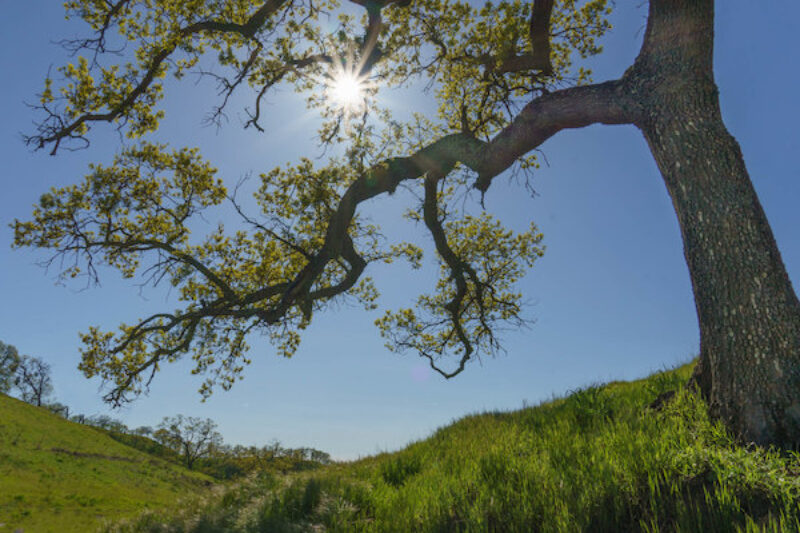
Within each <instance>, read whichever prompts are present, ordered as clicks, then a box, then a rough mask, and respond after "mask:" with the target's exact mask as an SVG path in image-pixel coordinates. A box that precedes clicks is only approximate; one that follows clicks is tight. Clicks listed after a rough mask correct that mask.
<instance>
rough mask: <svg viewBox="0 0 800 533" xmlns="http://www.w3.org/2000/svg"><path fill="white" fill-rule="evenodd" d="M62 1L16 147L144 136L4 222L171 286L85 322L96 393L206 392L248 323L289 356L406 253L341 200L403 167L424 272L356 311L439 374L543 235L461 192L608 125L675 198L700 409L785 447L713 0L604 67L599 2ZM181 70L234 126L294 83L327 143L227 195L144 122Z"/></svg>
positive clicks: (121, 396) (765, 267)
mask: <svg viewBox="0 0 800 533" xmlns="http://www.w3.org/2000/svg"><path fill="white" fill-rule="evenodd" d="M66 6H67V10H68V14H69V15H70V16H72V17H79V18H81V19H83V20H84V21H86V23H87V24H88V26H89V27H90V29H91V33H90V34H89V35H88V36H87V37H86V38H84V39H79V40H71V41H66V42H65V46H67V47H68V48H69V49H70V50H72V51H74V52H75V53H76V54H77V59H76V60H75V61H74V62H72V63H70V64H67V65H65V66H64V67H62V68H60V69H59V71H58V72H59V75H58V76H57V77H54V78H48V79H47V80H46V81H45V86H44V90H43V91H42V93H41V95H40V98H39V103H38V110H39V118H40V121H39V123H38V127H37V129H36V131H34V132H32V133H31V134H30V135H29V136H28V137H27V142H28V143H29V144H30V145H31V146H33V147H35V148H39V149H47V150H49V151H50V153H52V154H56V153H57V152H58V151H59V150H62V149H71V148H77V147H83V146H86V145H88V144H89V140H90V138H91V134H92V130H93V129H95V128H96V127H98V126H99V125H100V124H101V123H108V124H110V125H112V126H113V127H115V128H117V129H118V130H119V131H120V132H121V133H122V134H124V136H125V137H127V138H128V139H132V140H133V139H140V138H141V139H143V140H141V141H138V142H130V143H126V146H125V147H124V148H123V149H122V150H121V152H120V153H119V155H117V156H116V157H115V158H114V160H113V161H112V162H111V163H110V164H104V165H101V164H97V165H94V166H92V167H91V169H90V172H89V174H88V176H86V178H85V179H84V180H83V181H82V182H80V183H78V184H76V185H73V186H70V187H65V188H61V189H53V190H51V191H50V192H48V193H46V194H44V195H43V196H42V198H41V201H40V203H39V205H38V206H37V207H36V208H35V210H34V213H33V216H32V218H31V220H29V221H17V222H16V223H15V232H16V233H15V243H16V245H17V246H36V247H42V248H47V249H50V250H52V251H53V259H54V260H55V259H58V258H64V256H67V257H68V259H70V261H68V262H66V263H64V264H66V265H67V267H66V268H65V269H64V270H63V272H62V274H63V275H64V276H66V277H75V276H79V275H87V276H89V278H90V279H96V277H97V275H98V274H97V270H96V268H97V265H98V264H105V265H109V266H111V267H114V268H117V269H119V270H120V271H121V272H122V273H123V274H124V275H125V276H129V277H134V276H142V277H143V280H144V281H151V282H153V283H157V282H159V281H161V280H168V282H169V283H171V284H172V285H173V286H174V287H175V288H176V290H177V291H178V294H179V298H180V300H181V301H182V303H183V307H182V308H180V309H178V310H175V311H164V312H162V313H158V314H155V315H152V316H149V317H144V318H142V319H140V320H138V321H136V322H133V323H131V324H128V323H125V324H122V325H121V326H120V328H119V330H118V331H116V332H106V331H101V330H100V329H98V328H90V329H89V331H88V332H87V333H85V334H84V335H83V341H84V344H85V347H84V350H83V359H82V363H81V365H80V368H81V369H82V370H83V372H84V373H85V374H86V375H87V376H100V377H102V378H103V379H105V380H107V381H108V382H110V383H111V389H110V391H109V393H108V395H107V397H106V398H107V399H108V400H109V401H111V402H112V403H116V404H118V403H121V402H124V401H126V400H128V399H130V398H132V397H135V396H136V395H137V394H139V393H141V392H142V391H144V390H146V389H147V386H148V385H149V383H150V381H151V380H152V378H153V376H154V375H155V373H156V372H157V370H158V369H159V367H160V365H162V364H163V363H165V362H170V361H174V360H176V359H178V358H180V357H182V356H184V355H187V354H190V355H191V357H192V358H193V359H194V361H195V363H196V368H195V371H196V372H199V373H205V374H206V375H207V376H208V381H207V382H206V384H205V385H204V387H203V389H202V392H203V393H204V394H208V393H210V391H211V389H212V387H213V386H214V385H215V384H218V385H221V386H222V387H223V388H227V387H229V386H230V385H231V384H232V383H233V381H234V380H235V379H236V378H237V376H238V375H239V373H240V372H241V371H242V368H243V365H244V364H245V363H247V351H246V338H247V337H248V335H250V334H255V333H260V334H265V335H267V336H269V337H270V338H271V339H272V340H273V341H274V342H275V343H276V345H277V348H278V351H279V352H280V353H282V354H284V355H291V354H292V353H293V352H294V350H295V349H296V348H297V344H298V342H299V340H300V333H301V331H302V330H303V329H304V328H305V327H306V326H307V325H308V324H309V323H310V321H311V320H312V317H313V315H314V313H316V312H319V311H321V310H324V309H325V308H326V307H328V306H329V305H330V304H331V303H332V302H334V301H336V300H338V299H342V298H354V299H356V300H358V301H360V302H362V303H364V304H365V305H367V306H373V305H374V300H375V297H376V295H377V293H376V290H375V288H374V286H373V285H372V283H371V281H370V279H369V278H368V277H366V276H365V271H366V270H367V268H368V265H369V264H370V263H373V262H376V261H392V260H394V259H399V258H405V259H408V260H409V261H411V263H412V265H418V264H419V261H420V257H421V250H420V248H418V247H417V246H415V245H413V244H411V243H395V244H394V245H391V246H384V245H383V243H382V241H381V240H380V239H379V236H380V229H379V228H378V227H376V226H374V225H372V224H370V223H369V221H367V220H365V219H364V218H363V217H362V216H360V215H359V206H360V205H361V204H362V203H363V202H365V201H367V200H369V199H373V198H376V197H379V196H382V195H387V194H391V193H392V192H393V191H395V189H396V188H397V187H399V186H403V187H408V188H409V189H410V190H412V191H415V192H416V194H417V198H418V199H419V201H418V202H417V203H416V204H414V205H410V206H409V212H408V216H409V217H410V218H411V219H413V220H416V221H418V222H419V223H420V224H422V225H424V226H425V228H427V230H428V231H429V232H430V234H431V236H432V238H433V242H434V244H435V247H436V258H437V260H438V261H439V264H440V267H441V268H440V270H441V276H440V279H439V281H438V283H437V285H436V287H435V290H434V291H433V292H432V293H431V294H423V295H421V296H420V297H419V299H418V301H417V305H416V307H415V308H412V309H400V310H397V311H389V312H387V313H386V315H385V316H384V317H383V318H382V319H380V320H379V321H378V326H379V328H380V331H381V333H382V334H383V335H384V336H385V337H386V338H387V341H388V343H389V345H390V347H391V348H392V349H395V350H411V351H415V352H417V353H419V355H420V356H422V357H425V358H427V360H428V361H429V363H430V365H431V367H432V368H433V369H435V370H436V371H438V372H440V373H441V374H442V375H443V376H445V377H452V376H454V375H456V374H458V373H459V372H461V371H462V370H463V369H464V368H465V365H466V363H467V362H468V361H469V360H471V359H475V358H477V357H480V356H481V355H491V354H493V353H495V352H496V351H497V350H498V349H499V347H500V341H499V338H498V336H497V333H498V331H500V330H501V329H502V328H503V327H504V326H509V325H511V326H515V325H519V324H520V323H522V321H523V318H522V315H521V295H520V294H519V293H518V292H516V291H515V286H514V282H515V281H516V280H517V279H518V278H519V277H520V276H521V275H522V274H523V273H524V271H525V269H526V268H527V267H529V266H531V265H532V264H533V263H534V261H535V260H536V259H537V258H538V257H539V256H540V255H541V253H542V249H541V248H540V246H539V244H540V240H541V235H540V234H539V232H538V231H537V229H536V227H535V226H533V225H531V228H530V230H529V231H526V232H522V233H519V234H515V233H513V232H511V231H509V230H507V229H506V228H504V227H503V226H502V225H501V224H500V223H499V222H498V221H497V220H496V219H494V218H493V217H492V216H491V215H490V214H488V213H481V214H478V215H476V214H474V209H473V210H470V209H469V208H465V204H467V203H468V201H469V199H470V198H471V197H470V196H469V195H465V194H464V193H465V191H469V190H472V191H475V192H476V193H477V201H478V202H479V201H480V198H481V194H482V193H485V192H486V191H487V190H488V189H489V188H490V187H492V186H496V185H495V182H496V181H497V180H496V178H497V176H499V175H500V174H501V173H503V172H505V171H506V170H508V169H517V170H518V171H521V172H531V171H532V170H533V169H535V166H536V160H535V158H534V157H532V156H531V154H532V153H534V151H535V150H536V149H537V147H539V146H540V145H541V144H542V143H543V142H544V141H546V140H547V139H548V138H550V137H552V136H553V135H555V134H556V133H558V132H560V131H562V130H564V129H569V128H581V127H585V126H588V125H591V124H597V123H602V124H628V125H632V126H634V127H636V128H638V129H639V130H640V131H641V132H642V134H643V135H644V137H645V139H646V140H647V143H648V145H649V147H650V150H651V152H652V154H653V157H654V158H655V160H656V162H657V164H658V167H659V169H660V171H661V174H662V176H663V179H664V182H665V183H666V186H667V190H668V192H669V194H670V196H671V198H672V200H673V203H674V206H675V211H676V214H677V216H678V220H679V223H680V228H681V234H682V237H683V242H684V250H685V256H686V261H687V263H688V266H689V272H690V275H691V280H692V287H693V291H694V296H695V302H696V308H697V313H698V319H699V326H700V333H701V347H700V348H701V350H700V351H701V354H700V365H699V366H698V372H697V382H698V384H699V385H700V388H701V390H702V391H703V393H704V394H705V395H706V397H707V398H708V400H709V402H710V407H711V410H712V413H713V414H714V415H715V416H716V417H718V418H720V419H722V420H724V421H725V422H726V423H727V424H728V425H729V427H730V428H732V429H733V430H734V431H736V432H737V433H738V434H739V435H740V436H741V437H742V438H743V439H745V440H748V441H754V442H756V443H761V444H769V443H774V444H778V445H781V446H786V447H792V446H795V445H796V444H797V443H798V442H800V387H799V386H798V385H800V383H799V382H798V378H800V368H799V367H798V360H797V358H798V355H800V304H799V303H798V299H797V295H796V294H795V292H794V290H793V288H792V287H791V284H790V281H789V278H788V276H787V273H786V270H785V268H784V266H783V263H782V260H781V258H780V254H779V252H778V249H777V246H776V244H775V241H774V237H773V235H772V232H771V230H770V227H769V224H768V223H767V220H766V218H765V215H764V212H763V210H762V208H761V205H760V204H759V201H758V198H757V197H756V193H755V191H754V189H753V186H752V184H751V182H750V178H749V176H748V174H747V169H746V167H745V164H744V160H743V158H742V154H741V151H740V149H739V146H738V144H737V143H736V141H735V140H734V138H733V137H732V136H731V135H730V134H729V133H728V131H727V129H726V128H725V125H724V124H723V121H722V118H721V114H720V109H719V99H718V93H717V87H716V85H715V82H714V76H713V68H712V55H713V44H714V36H713V22H714V2H713V0H650V1H649V12H648V19H647V26H646V29H645V32H644V38H643V44H642V46H641V49H640V51H639V54H638V56H637V57H636V59H635V61H634V62H633V64H632V65H630V67H629V68H628V69H627V70H626V71H625V73H624V75H623V76H622V77H620V78H619V79H615V80H608V81H604V82H600V83H593V82H592V80H591V73H590V72H589V71H588V70H587V69H585V68H584V67H582V66H581V59H583V58H586V57H588V56H591V55H593V54H597V53H599V52H600V51H601V48H600V45H599V41H598V39H599V38H600V37H602V35H603V34H604V33H605V32H606V31H607V30H608V28H609V23H608V20H607V16H608V14H609V11H610V9H611V6H610V4H609V3H608V2H607V1H606V0H584V1H579V0H533V1H528V2H524V1H522V0H503V1H501V2H499V3H492V2H487V3H486V4H484V5H477V6H476V5H473V4H472V3H468V2H465V1H461V0H414V1H411V0H350V1H349V2H344V3H341V2H340V0H322V1H320V0H317V1H313V0H186V1H175V0H69V1H67V2H66ZM120 50H121V52H120ZM115 52H118V53H115ZM190 72H195V73H198V74H199V75H201V76H205V77H208V78H211V79H213V80H215V81H216V82H217V83H218V84H219V90H220V98H219V100H218V101H216V102H214V103H213V104H211V106H213V107H211V113H210V116H209V119H210V120H211V121H212V122H213V121H219V120H221V118H222V117H224V114H225V112H226V110H227V109H228V106H229V105H230V102H231V101H232V99H231V96H232V95H233V94H234V93H237V92H244V93H245V94H248V95H250V96H251V100H250V102H251V103H250V104H249V105H248V107H247V108H246V109H245V111H246V113H247V119H246V121H245V124H244V125H245V127H246V128H252V129H254V130H259V131H262V130H264V129H265V128H267V127H269V123H268V117H267V116H266V115H265V113H264V103H265V102H266V101H268V100H269V99H270V98H271V96H272V95H273V90H274V89H275V88H276V87H278V86H279V85H289V86H293V87H294V88H295V89H297V90H298V92H300V93H301V94H304V95H305V96H306V98H307V103H308V106H309V107H311V108H313V109H316V110H318V111H319V114H320V116H321V117H322V125H321V127H320V129H319V132H318V133H319V139H320V142H321V143H322V144H323V145H325V146H327V147H329V148H332V149H331V150H330V151H329V152H328V153H329V154H334V156H332V157H329V158H328V159H327V160H326V161H325V162H324V163H323V164H317V163H314V162H312V161H311V160H310V159H303V160H301V161H299V162H298V163H297V164H296V165H294V166H289V167H279V168H275V169H272V170H268V171H265V172H264V173H263V174H261V176H260V180H261V183H260V187H259V188H258V190H257V191H256V193H255V199H256V201H257V204H258V206H259V212H256V213H254V212H249V211H248V210H247V209H246V208H245V207H244V204H243V203H242V202H241V201H239V200H238V199H237V197H236V195H235V193H232V192H229V191H228V189H226V187H225V185H224V184H223V182H222V181H221V180H220V179H219V178H217V177H216V174H215V168H214V167H213V166H212V164H211V163H209V162H207V161H206V160H204V159H203V158H202V156H201V154H200V153H198V151H197V150H196V149H191V148H176V149H170V148H168V147H167V146H165V145H161V144H156V143H153V142H149V141H147V140H146V139H147V137H148V136H149V135H150V134H151V133H152V132H153V131H155V130H156V129H157V128H158V126H159V121H160V120H161V119H162V118H163V116H164V109H163V107H162V106H161V100H162V97H163V90H164V87H165V85H164V78H165V77H166V76H168V75H172V76H174V77H176V78H178V79H180V78H183V77H184V76H185V75H186V74H187V73H190ZM56 78H57V79H56ZM411 83H422V84H427V85H428V86H430V87H431V88H433V90H434V91H435V95H436V101H437V104H438V108H439V114H438V117H430V116H422V115H419V114H417V115H415V116H414V117H413V118H411V119H409V120H404V121H399V120H396V119H395V118H393V117H392V114H391V109H387V108H386V106H385V105H384V104H383V103H382V100H381V98H380V93H381V91H382V90H384V89H385V88H392V87H401V86H406V85H408V84H411ZM170 85H172V83H170ZM187 90H188V89H187ZM226 198H227V201H228V202H230V204H231V206H232V209H233V210H235V211H236V213H237V214H238V215H239V217H240V219H241V225H240V227H238V228H235V229H234V230H227V229H225V228H223V227H221V226H220V227H219V228H218V229H216V230H215V231H212V232H211V233H210V234H208V235H205V236H202V237H201V238H198V237H197V236H192V238H191V239H190V230H189V228H190V226H191V222H192V221H193V220H194V219H195V218H196V217H199V216H201V215H202V213H203V211H204V210H207V209H208V208H210V207H212V206H216V205H218V204H221V203H223V202H226ZM465 198H466V200H465ZM448 364H449V365H450V366H448Z"/></svg>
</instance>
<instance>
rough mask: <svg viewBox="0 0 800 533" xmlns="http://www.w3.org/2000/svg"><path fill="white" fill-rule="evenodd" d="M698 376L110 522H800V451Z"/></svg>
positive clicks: (475, 422)
mask: <svg viewBox="0 0 800 533" xmlns="http://www.w3.org/2000/svg"><path fill="white" fill-rule="evenodd" d="M690 372H691V365H686V366H683V367H681V368H678V369H675V370H671V371H667V372H661V373H657V374H654V375H653V376H650V377H649V378H647V379H644V380H640V381H636V382H631V383H611V384H608V385H605V386H596V387H587V388H584V389H581V390H579V391H575V392H574V393H573V394H571V395H569V396H568V397H566V398H561V399H556V400H553V401H551V402H548V403H546V404H543V405H540V406H538V407H533V408H526V409H522V410H519V411H514V412H509V413H500V412H496V413H484V414H479V415H474V416H468V417H466V418H464V419H462V420H459V421H457V422H455V423H453V424H452V425H450V426H448V427H445V428H443V429H440V430H439V431H437V432H436V433H435V434H434V435H433V436H431V437H430V438H429V439H427V440H424V441H421V442H417V443H414V444H412V445H410V446H408V447H407V448H406V449H404V450H402V451H400V452H397V453H385V454H381V455H378V456H375V457H370V458H367V459H363V460H360V461H356V462H353V463H347V464H338V465H333V466H330V467H327V468H324V469H321V470H318V471H316V472H313V473H304V474H297V475H293V476H288V477H274V476H261V477H252V478H250V479H249V480H247V481H246V482H243V483H240V484H238V485H235V486H231V487H228V488H224V489H222V488H221V489H219V491H217V492H216V493H215V494H214V495H213V496H207V497H205V498H198V499H194V500H193V501H187V502H186V503H185V505H184V507H183V509H182V511H181V512H180V513H177V514H172V515H170V514H162V513H157V512H150V513H147V514H146V515H144V516H142V517H140V518H138V519H136V520H132V521H127V522H124V523H121V524H118V525H116V526H114V527H110V528H109V529H108V531H128V532H134V531H135V532H144V531H148V532H155V531H159V532H172V531H174V532H178V531H181V532H182V531H187V532H188V531H192V532H222V531H225V532H253V531H263V532H282V531H285V532H290V531H323V530H324V531H347V532H351V531H356V532H357V531H364V532H404V531H409V532H410V531H414V532H447V531H497V532H517V531H518V532H536V531H543V532H576V531H586V532H605V531H607V532H618V531H698V532H700V531H702V532H714V531H719V532H729V531H737V530H741V531H775V532H778V531H789V532H790V531H800V507H799V504H798V502H799V501H800V477H799V476H798V473H800V461H798V457H797V456H796V455H794V454H785V455H781V454H779V453H777V452H774V451H770V450H764V449H760V448H755V447H741V446H739V445H737V444H736V443H735V442H734V440H733V439H732V437H731V436H730V435H729V434H728V433H727V431H726V430H725V429H724V428H723V427H722V426H721V425H719V424H715V423H712V422H711V421H710V420H709V418H708V414H707V410H706V406H705V404H704V403H703V402H702V401H701V400H699V399H698V398H697V397H696V396H695V395H694V394H691V393H689V392H687V391H686V390H685V389H684V388H683V384H684V383H685V382H686V380H687V378H688V376H689V374H690ZM666 391H677V392H676V394H675V396H674V397H673V399H672V401H670V402H669V403H667V404H666V405H665V406H664V407H662V408H661V409H659V410H658V411H655V410H653V409H651V408H649V407H648V406H649V405H650V404H651V403H652V402H653V400H654V399H655V398H656V397H658V396H659V395H660V394H662V393H664V392H666Z"/></svg>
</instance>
